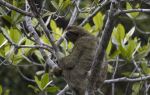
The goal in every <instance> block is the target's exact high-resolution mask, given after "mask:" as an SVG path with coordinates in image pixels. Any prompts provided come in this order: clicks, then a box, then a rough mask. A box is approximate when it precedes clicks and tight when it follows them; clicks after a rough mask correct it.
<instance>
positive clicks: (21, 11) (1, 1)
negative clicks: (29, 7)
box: [0, 0, 34, 17]
mask: <svg viewBox="0 0 150 95" xmlns="http://www.w3.org/2000/svg"><path fill="white" fill-rule="evenodd" d="M0 4H1V5H3V6H5V7H8V8H10V9H12V10H15V11H16V12H19V13H21V14H23V15H26V16H30V17H33V16H34V15H33V14H32V13H29V12H26V11H24V10H21V9H19V8H17V7H15V6H13V5H11V4H9V3H7V2H5V1H4V0H0Z"/></svg>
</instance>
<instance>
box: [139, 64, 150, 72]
mask: <svg viewBox="0 0 150 95" xmlns="http://www.w3.org/2000/svg"><path fill="white" fill-rule="evenodd" d="M140 65H141V67H142V70H143V72H144V74H148V75H149V74H150V68H149V66H148V64H147V63H146V62H143V63H142V64H140Z"/></svg>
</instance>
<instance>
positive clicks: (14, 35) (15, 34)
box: [8, 28, 21, 43]
mask: <svg viewBox="0 0 150 95" xmlns="http://www.w3.org/2000/svg"><path fill="white" fill-rule="evenodd" d="M8 32H9V35H10V38H11V39H12V41H13V42H15V43H18V42H19V40H20V39H21V32H20V31H19V30H18V29H16V28H11V29H9V30H8Z"/></svg>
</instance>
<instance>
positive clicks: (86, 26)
mask: <svg viewBox="0 0 150 95" xmlns="http://www.w3.org/2000/svg"><path fill="white" fill-rule="evenodd" d="M83 27H84V29H85V30H87V31H89V32H91V30H92V27H91V25H90V24H89V23H86V24H85V25H84V26H83Z"/></svg>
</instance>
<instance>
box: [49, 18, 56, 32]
mask: <svg viewBox="0 0 150 95" xmlns="http://www.w3.org/2000/svg"><path fill="white" fill-rule="evenodd" d="M50 27H51V28H52V31H53V32H54V31H56V28H57V25H56V22H55V21H54V20H51V22H50Z"/></svg>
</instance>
